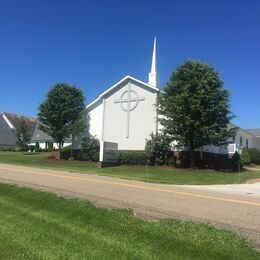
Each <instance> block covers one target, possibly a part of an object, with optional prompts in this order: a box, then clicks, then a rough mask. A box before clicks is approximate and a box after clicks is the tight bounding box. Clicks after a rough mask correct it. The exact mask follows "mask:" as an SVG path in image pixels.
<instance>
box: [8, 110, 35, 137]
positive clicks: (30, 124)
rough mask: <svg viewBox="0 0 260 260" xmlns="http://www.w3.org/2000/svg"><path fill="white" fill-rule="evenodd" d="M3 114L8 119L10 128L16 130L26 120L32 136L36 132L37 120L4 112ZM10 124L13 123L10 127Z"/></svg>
mask: <svg viewBox="0 0 260 260" xmlns="http://www.w3.org/2000/svg"><path fill="white" fill-rule="evenodd" d="M3 114H4V115H5V117H6V118H7V119H8V120H7V121H9V126H13V127H14V128H16V127H18V126H19V125H20V124H21V122H22V120H24V121H25V123H26V125H27V127H28V131H29V133H30V135H32V134H33V131H34V128H35V126H36V122H37V120H36V118H34V117H29V116H24V115H18V114H13V113H8V112H3ZM10 123H11V125H10ZM13 127H11V128H13Z"/></svg>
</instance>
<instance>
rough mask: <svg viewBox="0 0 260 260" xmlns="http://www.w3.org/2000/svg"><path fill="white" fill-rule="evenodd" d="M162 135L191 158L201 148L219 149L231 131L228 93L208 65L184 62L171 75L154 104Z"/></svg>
mask: <svg viewBox="0 0 260 260" xmlns="http://www.w3.org/2000/svg"><path fill="white" fill-rule="evenodd" d="M158 111H159V113H160V114H161V120H160V121H161V124H162V125H163V126H164V132H165V134H167V135H168V136H170V137H171V139H172V140H176V141H177V143H178V146H179V147H180V148H184V147H185V148H186V149H188V150H189V151H190V154H191V167H193V166H194V151H195V149H197V148H201V147H203V146H204V145H223V144H225V143H226V142H227V140H228V138H230V137H233V136H234V134H235V129H228V128H227V125H228V123H229V122H230V120H231V119H232V118H233V117H234V116H233V113H232V112H231V110H230V106H229V92H228V91H227V90H226V89H224V87H223V81H222V80H221V79H220V77H219V74H218V72H217V71H216V70H215V69H214V68H213V67H212V66H211V65H208V64H205V63H203V62H200V61H194V60H188V61H187V62H185V63H184V64H182V65H180V66H179V67H178V68H177V70H176V71H175V72H173V73H172V76H171V78H170V81H169V82H168V83H167V85H166V87H165V89H164V90H163V93H162V94H161V96H160V98H159V100H158Z"/></svg>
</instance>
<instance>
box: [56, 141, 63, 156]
mask: <svg viewBox="0 0 260 260" xmlns="http://www.w3.org/2000/svg"><path fill="white" fill-rule="evenodd" d="M61 146H62V143H59V152H58V156H57V159H58V160H60V152H61Z"/></svg>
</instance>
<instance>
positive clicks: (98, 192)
mask: <svg viewBox="0 0 260 260" xmlns="http://www.w3.org/2000/svg"><path fill="white" fill-rule="evenodd" d="M0 182H2V183H11V184H18V185H19V186H28V187H32V188H36V189H40V190H45V191H52V192H55V193H57V194H59V195H62V196H68V197H77V198H83V199H88V200H90V201H92V202H94V203H95V204H96V205H98V206H102V207H116V208H131V209H133V210H134V214H136V215H137V216H139V217H142V218H145V219H160V218H172V217H173V218H179V219H185V220H193V221H197V222H203V223H208V224H212V225H215V226H217V227H225V228H229V229H232V230H235V231H238V232H239V233H241V234H243V235H244V236H246V237H247V238H249V239H250V240H251V241H252V242H253V244H254V245H255V246H256V247H257V248H259V249H260V183H255V184H238V185H205V186H195V185H183V186H182V185H165V184H154V183H153V184H152V183H146V182H139V181H131V180H125V179H119V178H113V177H107V176H96V175H92V174H80V173H72V172H67V171H58V170H49V169H40V168H32V167H23V166H14V165H8V164H0Z"/></svg>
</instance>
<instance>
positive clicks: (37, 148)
mask: <svg viewBox="0 0 260 260" xmlns="http://www.w3.org/2000/svg"><path fill="white" fill-rule="evenodd" d="M41 150H42V149H41V148H40V144H39V142H36V143H35V152H41Z"/></svg>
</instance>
